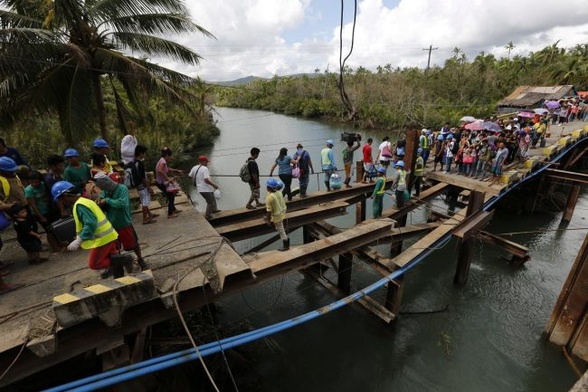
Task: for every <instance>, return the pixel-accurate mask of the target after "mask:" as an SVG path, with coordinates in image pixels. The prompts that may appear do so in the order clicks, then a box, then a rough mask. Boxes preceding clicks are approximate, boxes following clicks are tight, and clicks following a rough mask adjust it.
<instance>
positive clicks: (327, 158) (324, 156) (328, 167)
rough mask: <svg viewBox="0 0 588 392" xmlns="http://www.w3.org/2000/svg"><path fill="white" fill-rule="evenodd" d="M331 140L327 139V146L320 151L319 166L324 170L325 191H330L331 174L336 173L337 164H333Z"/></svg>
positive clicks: (333, 156)
mask: <svg viewBox="0 0 588 392" xmlns="http://www.w3.org/2000/svg"><path fill="white" fill-rule="evenodd" d="M333 146H334V144H333V141H332V140H331V139H329V140H327V146H326V147H325V148H323V149H322V151H321V168H322V169H323V171H324V172H325V185H326V187H327V192H330V191H331V185H330V183H329V181H330V179H331V174H333V173H337V165H336V164H335V155H334V154H333Z"/></svg>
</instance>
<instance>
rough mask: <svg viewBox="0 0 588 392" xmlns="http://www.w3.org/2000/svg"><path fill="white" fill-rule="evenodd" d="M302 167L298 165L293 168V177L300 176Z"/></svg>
mask: <svg viewBox="0 0 588 392" xmlns="http://www.w3.org/2000/svg"><path fill="white" fill-rule="evenodd" d="M300 174H301V173H300V168H299V167H298V166H296V167H295V168H293V169H292V177H293V178H300Z"/></svg>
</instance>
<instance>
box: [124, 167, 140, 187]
mask: <svg viewBox="0 0 588 392" xmlns="http://www.w3.org/2000/svg"><path fill="white" fill-rule="evenodd" d="M140 183H141V179H140V178H139V173H138V172H137V167H136V166H135V162H129V163H127V164H125V166H124V174H123V184H125V185H126V186H127V188H134V187H136V186H137V185H139V184H140Z"/></svg>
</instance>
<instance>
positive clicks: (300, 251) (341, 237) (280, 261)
mask: <svg viewBox="0 0 588 392" xmlns="http://www.w3.org/2000/svg"><path fill="white" fill-rule="evenodd" d="M393 223H394V222H393V221H392V220H390V219H378V220H371V221H366V222H364V223H361V224H359V225H356V226H354V227H352V228H351V229H348V230H345V231H344V232H342V233H339V234H336V235H334V236H331V237H329V238H324V239H321V240H318V241H314V242H311V243H308V244H303V245H300V246H297V247H295V248H290V250H287V251H285V252H279V251H274V252H268V253H265V254H261V255H260V257H258V258H257V259H254V260H252V261H251V262H250V263H249V267H250V268H251V270H252V271H253V273H254V274H255V275H256V276H268V275H279V274H283V273H285V272H288V271H292V270H297V269H300V268H304V267H307V266H308V265H311V264H314V263H318V262H320V261H322V260H325V259H327V258H329V257H333V256H335V255H338V254H340V253H345V252H348V251H351V250H352V249H354V248H357V247H361V246H364V245H366V244H368V243H370V242H372V241H373V240H374V239H377V238H381V237H384V236H386V235H388V234H389V232H390V230H391V229H392V225H393Z"/></svg>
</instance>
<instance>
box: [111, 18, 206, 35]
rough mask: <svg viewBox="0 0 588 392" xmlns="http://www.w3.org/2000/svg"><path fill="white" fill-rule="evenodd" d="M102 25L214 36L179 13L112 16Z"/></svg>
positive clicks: (145, 32) (135, 29) (128, 30)
mask: <svg viewBox="0 0 588 392" xmlns="http://www.w3.org/2000/svg"><path fill="white" fill-rule="evenodd" d="M103 27H112V30H114V31H120V32H137V33H144V34H184V33H201V34H203V35H204V36H206V37H208V38H214V36H213V35H212V33H210V32H209V31H208V30H206V29H205V28H203V27H202V26H199V25H197V24H196V23H194V22H192V21H191V20H190V18H189V17H188V16H185V15H181V14H163V13H151V14H140V15H129V16H121V17H114V18H110V19H107V20H105V21H104V22H103Z"/></svg>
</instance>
